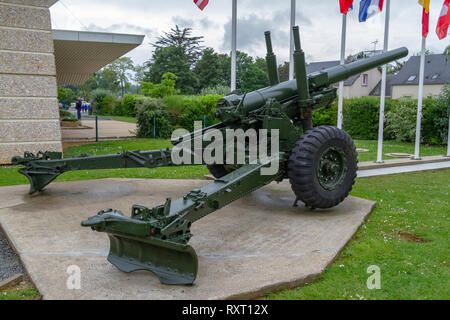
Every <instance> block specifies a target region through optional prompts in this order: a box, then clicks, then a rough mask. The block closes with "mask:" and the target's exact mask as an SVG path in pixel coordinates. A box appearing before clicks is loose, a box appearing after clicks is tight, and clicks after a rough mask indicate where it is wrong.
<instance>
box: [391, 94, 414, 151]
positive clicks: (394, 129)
mask: <svg viewBox="0 0 450 320" xmlns="http://www.w3.org/2000/svg"><path fill="white" fill-rule="evenodd" d="M416 119H417V100H412V99H401V100H399V103H398V105H396V106H395V107H394V108H393V109H392V110H391V111H389V112H388V113H387V114H386V132H387V133H388V135H390V136H391V137H393V138H394V139H395V140H397V141H405V142H411V141H414V140H415V137H416Z"/></svg>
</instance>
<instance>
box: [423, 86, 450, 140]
mask: <svg viewBox="0 0 450 320" xmlns="http://www.w3.org/2000/svg"><path fill="white" fill-rule="evenodd" d="M424 105H425V108H424V110H423V122H422V137H423V140H424V141H425V142H426V143H430V144H442V143H445V142H447V140H448V118H449V116H450V85H446V86H444V88H443V89H442V92H441V94H440V95H439V98H438V99H437V100H433V99H426V100H425V103H424Z"/></svg>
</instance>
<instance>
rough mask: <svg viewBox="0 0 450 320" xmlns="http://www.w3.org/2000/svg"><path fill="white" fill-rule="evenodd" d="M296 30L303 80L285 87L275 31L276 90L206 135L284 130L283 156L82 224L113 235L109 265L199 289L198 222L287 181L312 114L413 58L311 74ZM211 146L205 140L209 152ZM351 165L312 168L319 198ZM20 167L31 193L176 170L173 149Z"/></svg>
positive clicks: (332, 162)
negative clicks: (102, 175) (374, 74)
mask: <svg viewBox="0 0 450 320" xmlns="http://www.w3.org/2000/svg"><path fill="white" fill-rule="evenodd" d="M293 31H294V40H295V47H296V51H295V64H296V65H295V70H296V73H297V79H296V80H292V81H287V82H284V83H279V78H278V72H277V70H276V58H275V55H274V54H273V52H272V42H271V39H270V33H266V45H267V50H268V55H267V64H268V69H269V77H270V83H271V86H270V87H268V88H264V89H261V90H257V91H254V92H250V93H246V94H240V93H239V92H234V93H231V94H230V95H228V96H226V97H224V98H222V99H220V100H219V102H218V105H217V112H216V116H217V118H219V119H220V120H221V121H222V122H221V123H219V124H216V125H213V126H211V127H209V128H204V129H203V130H202V133H204V132H206V131H207V130H209V129H218V130H221V131H222V133H224V132H225V130H226V129H242V130H244V131H245V130H248V129H254V130H256V131H258V130H260V129H269V130H272V129H277V130H279V136H280V150H279V152H278V154H272V155H271V158H270V159H268V160H264V161H262V160H260V161H258V162H257V163H256V164H244V165H239V166H233V167H231V166H227V168H228V169H229V173H228V174H227V175H225V176H224V177H221V178H220V179H217V180H215V181H214V182H212V183H210V184H208V185H206V186H204V187H202V188H201V189H195V190H192V191H191V192H189V193H188V194H186V195H185V196H184V197H182V198H180V199H177V200H174V201H172V199H170V198H169V199H167V200H166V202H165V204H163V205H159V206H155V207H153V208H147V207H144V206H140V205H134V206H133V208H132V213H131V216H130V217H127V216H124V215H123V213H122V212H120V211H115V210H112V209H108V210H104V211H100V212H99V213H98V214H97V215H96V216H93V217H91V218H89V219H87V220H86V221H83V222H82V226H84V227H90V228H92V229H93V230H95V231H98V232H106V233H107V234H108V236H109V238H110V242H111V246H110V253H109V256H108V260H109V261H110V262H111V263H112V264H114V265H115V266H116V267H117V268H118V269H120V270H122V271H124V272H132V271H135V270H148V271H151V272H153V273H154V274H156V275H157V276H158V278H159V279H160V281H161V282H162V283H164V284H192V283H193V282H194V281H195V278H196V275H197V266H198V261H197V255H196V254H195V251H194V250H193V249H192V248H191V247H190V246H189V245H188V242H189V240H190V238H191V237H192V234H191V232H190V228H191V225H192V223H194V222H195V221H197V220H199V219H201V218H203V217H205V216H207V215H208V214H211V213H213V212H215V211H217V210H219V209H220V208H222V207H224V206H226V205H228V204H229V203H231V202H233V201H236V200H237V199H240V198H242V197H244V196H245V195H247V194H249V193H251V192H253V191H255V190H257V189H259V188H261V187H263V186H265V185H267V184H269V183H271V182H273V181H281V180H282V179H284V178H286V177H288V172H287V170H288V162H289V157H290V155H291V153H292V150H293V148H294V146H295V144H296V142H297V141H298V139H299V138H300V133H301V132H303V134H305V133H307V132H308V131H309V130H311V129H312V125H311V123H312V122H311V119H312V110H313V109H318V108H323V107H328V106H329V105H330V104H331V103H332V102H333V101H334V99H335V98H336V89H334V88H333V87H332V84H333V83H335V82H338V81H341V80H344V79H346V78H347V77H350V76H352V75H355V74H359V73H361V72H364V71H367V70H370V69H373V68H375V67H378V66H381V65H383V64H386V63H388V62H391V61H394V60H397V59H399V58H402V57H404V56H406V55H407V54H408V50H407V49H406V48H402V49H397V50H394V51H391V52H387V53H385V54H381V55H379V56H376V57H372V58H369V59H366V60H362V61H357V62H354V63H351V64H348V65H345V66H338V67H334V68H330V69H327V70H324V71H321V72H319V73H315V74H311V75H307V74H306V67H305V54H304V52H303V51H302V49H301V46H300V36H299V31H298V27H296V28H294V30H293ZM197 134H198V133H191V134H189V135H188V136H187V137H182V138H180V139H177V140H176V141H172V143H173V144H174V145H177V144H178V143H180V142H181V141H182V139H183V138H185V139H186V138H188V139H190V140H191V142H192V139H194V137H195V136H196V135H197ZM224 136H225V135H224ZM318 139H319V138H318ZM319 140H320V139H319ZM269 141H270V139H269ZM321 143H323V142H321ZM206 146H207V144H206V143H205V142H203V144H202V147H203V148H205V147H206ZM268 150H270V146H269V148H268ZM300 151H301V150H300ZM191 157H193V155H192V154H191ZM299 157H301V154H299ZM191 159H192V158H191ZM346 161H347V159H346V158H345V156H343V152H342V150H339V149H338V148H329V149H328V150H326V151H325V152H324V153H323V155H322V156H321V157H320V160H319V164H317V165H316V167H315V168H310V169H311V170H312V172H314V173H315V175H316V177H314V179H316V178H317V179H318V180H319V181H320V185H321V186H322V189H320V190H319V191H318V192H320V193H322V195H323V193H324V192H325V193H326V192H329V194H328V195H329V196H330V197H332V193H333V191H335V190H336V189H337V188H341V187H342V185H343V184H344V183H343V179H344V177H345V176H346V175H347V176H348V174H347V163H346ZM273 162H278V163H279V170H278V171H277V172H275V173H272V174H269V175H263V174H261V170H263V169H266V168H267V167H270V166H272V164H273ZM13 163H14V164H16V165H22V166H24V168H21V169H20V173H22V174H23V175H25V176H26V177H27V178H28V179H29V181H30V185H31V187H30V193H34V192H36V191H41V190H42V189H43V188H44V187H45V186H46V185H48V184H49V183H50V182H51V181H53V180H54V179H55V178H56V177H57V176H59V175H60V174H62V173H64V172H67V171H72V170H97V169H113V168H141V167H143V168H158V167H173V166H174V164H173V163H172V160H171V150H170V149H166V150H154V151H144V152H141V151H133V152H130V151H126V152H123V153H118V154H114V155H103V156H94V157H90V156H87V155H81V156H79V157H75V158H71V159H61V154H54V153H40V154H38V155H36V156H35V155H32V154H30V153H28V154H26V155H25V157H24V158H20V157H15V158H14V159H13ZM299 163H300V164H301V162H299ZM355 170H356V168H355ZM352 174H353V173H352ZM354 174H356V172H354ZM312 176H314V174H313V175H312ZM299 178H302V177H299ZM340 201H341V200H340Z"/></svg>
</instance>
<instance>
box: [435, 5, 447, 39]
mask: <svg viewBox="0 0 450 320" xmlns="http://www.w3.org/2000/svg"><path fill="white" fill-rule="evenodd" d="M449 24H450V0H445V1H444V5H443V6H442V10H441V15H440V16H439V20H438V24H437V27H436V34H437V36H438V38H439V40H442V39H444V38H445V37H447V33H448V26H449Z"/></svg>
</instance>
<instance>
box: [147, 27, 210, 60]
mask: <svg viewBox="0 0 450 320" xmlns="http://www.w3.org/2000/svg"><path fill="white" fill-rule="evenodd" d="M191 34H192V29H191V28H184V29H180V28H179V27H178V25H175V29H170V32H164V36H162V37H159V38H158V40H157V41H156V42H155V43H154V44H153V46H154V47H155V48H157V49H162V48H168V47H172V46H175V47H177V48H183V49H184V52H185V54H186V55H187V56H188V57H189V61H190V62H191V63H195V62H196V61H197V60H198V57H199V56H200V55H201V51H202V49H203V47H202V46H201V45H200V43H201V42H203V41H202V39H203V37H202V36H200V37H191Z"/></svg>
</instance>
